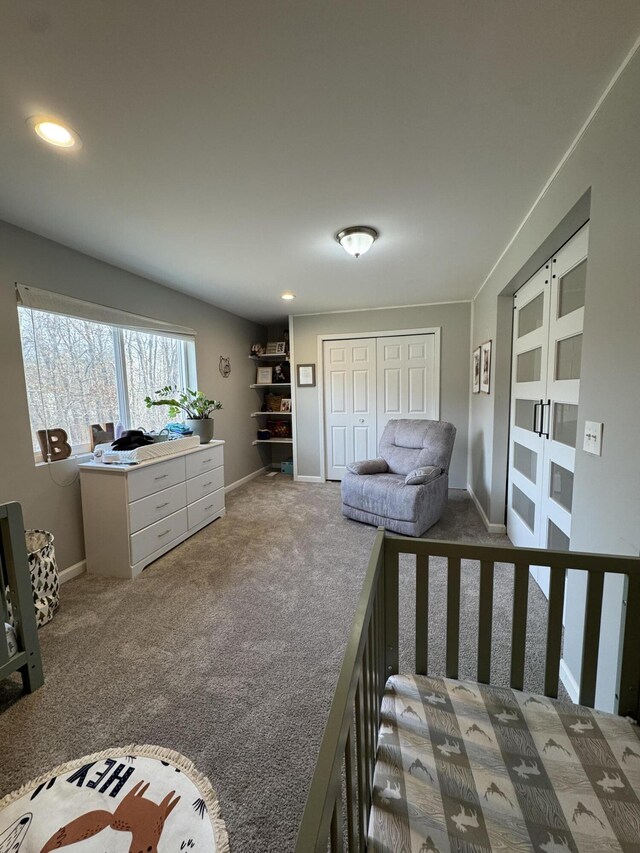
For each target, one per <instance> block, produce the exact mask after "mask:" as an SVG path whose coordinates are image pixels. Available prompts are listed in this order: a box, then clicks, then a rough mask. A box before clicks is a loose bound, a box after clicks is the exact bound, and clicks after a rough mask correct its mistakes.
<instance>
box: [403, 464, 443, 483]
mask: <svg viewBox="0 0 640 853" xmlns="http://www.w3.org/2000/svg"><path fill="white" fill-rule="evenodd" d="M441 474H442V468H435V467H434V466H433V465H426V466H425V467H424V468H415V469H414V470H413V471H409V473H408V474H407V476H406V477H405V478H404V482H405V485H406V486H424V484H425V483H430V482H431V481H432V480H435V479H437V478H438V477H439V476H440V475H441Z"/></svg>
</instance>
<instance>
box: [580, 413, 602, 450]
mask: <svg viewBox="0 0 640 853" xmlns="http://www.w3.org/2000/svg"><path fill="white" fill-rule="evenodd" d="M603 426H604V424H599V423H597V422H596V421H585V423H584V444H583V449H584V451H585V452H586V453H593V455H594V456H602V428H603Z"/></svg>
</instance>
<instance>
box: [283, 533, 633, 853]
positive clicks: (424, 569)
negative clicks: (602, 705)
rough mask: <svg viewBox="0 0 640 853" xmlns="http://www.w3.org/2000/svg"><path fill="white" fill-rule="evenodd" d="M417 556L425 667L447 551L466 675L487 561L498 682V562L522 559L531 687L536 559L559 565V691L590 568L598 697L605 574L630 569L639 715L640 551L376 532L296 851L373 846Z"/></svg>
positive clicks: (514, 641) (554, 676)
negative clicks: (434, 563)
mask: <svg viewBox="0 0 640 853" xmlns="http://www.w3.org/2000/svg"><path fill="white" fill-rule="evenodd" d="M402 554H413V555H415V557H416V608H415V636H416V640H415V671H416V672H417V673H419V674H423V675H427V674H428V670H429V638H428V609H429V592H430V589H429V562H430V560H431V559H432V558H434V559H435V558H444V559H445V560H446V561H447V592H446V625H447V634H446V664H445V667H446V675H447V676H448V677H449V678H457V677H458V668H459V646H460V589H461V571H462V561H463V560H471V561H474V563H477V562H479V563H480V576H479V587H478V589H479V594H478V635H477V650H478V663H477V673H476V675H477V680H478V681H480V682H483V683H486V684H488V683H490V679H491V636H492V621H493V585H494V570H495V565H496V563H506V564H509V565H512V566H513V569H514V570H513V622H512V635H511V670H510V684H511V687H513V688H514V689H517V690H521V689H522V688H523V680H524V666H525V647H526V623H527V609H528V594H529V568H530V566H546V567H548V568H549V570H550V589H549V601H548V622H547V636H546V650H545V672H544V693H545V695H547V696H550V697H553V698H555V697H557V695H558V684H559V672H560V657H561V646H562V615H563V608H564V596H565V580H566V573H567V571H568V570H569V569H576V570H581V571H584V572H586V573H587V592H586V606H585V620H584V642H583V653H582V676H581V683H580V697H579V701H580V703H581V704H583V705H587V706H590V707H593V704H594V701H595V689H596V674H597V663H598V651H599V643H600V625H601V619H602V602H603V591H604V579H605V575H606V574H608V573H611V574H617V575H623V576H625V577H626V598H625V601H626V612H627V613H628V614H631V616H630V617H629V618H627V619H625V626H624V639H623V654H622V669H621V677H620V692H619V713H620V714H621V715H622V716H631V717H634V718H635V719H638V716H639V710H640V709H639V704H640V559H639V558H637V557H617V556H608V555H601V554H583V553H577V552H567V551H544V550H538V549H522V548H511V547H493V546H491V545H465V544H459V543H456V542H438V541H432V540H428V539H409V538H406V537H401V536H395V535H389V534H385V532H384V530H382V529H380V530H379V531H378V534H377V536H376V540H375V543H374V547H373V551H372V554H371V559H370V561H369V567H368V570H367V574H366V577H365V582H364V586H363V589H362V592H361V595H360V599H359V601H358V607H357V610H356V616H355V620H354V623H353V628H352V631H351V635H350V637H349V641H348V644H347V650H346V653H345V656H344V660H343V664H342V669H341V671H340V677H339V680H338V686H337V689H336V692H335V695H334V698H333V702H332V705H331V710H330V712H329V718H328V721H327V725H326V729H325V733H324V737H323V740H322V744H321V747H320V754H319V757H318V761H317V764H316V770H315V773H314V777H313V780H312V783H311V788H310V791H309V796H308V799H307V804H306V807H305V812H304V815H303V819H302V824H301V826H300V830H299V834H298V840H297V844H296V853H311V851H314V853H326V851H327V850H330V851H331V853H343V851H345V850H346V851H348V853H355V851H357V852H358V853H363V851H365V850H366V842H367V827H368V822H369V813H370V803H371V791H372V786H373V773H374V767H375V756H376V749H377V737H378V728H379V723H380V705H381V701H382V695H383V692H384V684H385V681H386V678H387V677H388V676H390V675H393V674H395V673H397V672H398V649H399V612H398V580H399V565H400V556H401V555H402Z"/></svg>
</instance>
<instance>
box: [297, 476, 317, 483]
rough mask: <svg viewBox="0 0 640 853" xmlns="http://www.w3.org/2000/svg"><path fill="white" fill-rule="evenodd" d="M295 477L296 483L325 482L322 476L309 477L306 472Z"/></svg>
mask: <svg viewBox="0 0 640 853" xmlns="http://www.w3.org/2000/svg"><path fill="white" fill-rule="evenodd" d="M294 479H295V481H296V483H324V480H323V479H322V477H307V476H305V475H304V474H298V476H297V477H294Z"/></svg>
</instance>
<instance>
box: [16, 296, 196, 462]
mask: <svg viewBox="0 0 640 853" xmlns="http://www.w3.org/2000/svg"><path fill="white" fill-rule="evenodd" d="M20 308H22V310H25V311H34V310H40V309H36V308H29V307H27V306H18V311H19V310H20ZM46 313H58V312H46ZM59 316H61V317H68V318H70V319H82V318H79V317H74V315H72V314H62V313H60V314H59ZM84 322H86V323H94V324H95V325H105V326H108V327H109V328H110V329H111V332H112V335H113V351H114V360H115V374H116V391H117V396H118V410H119V417H120V421H121V423H122V424H124V425H125V427H126V428H127V429H129V428H130V422H131V412H130V407H129V388H128V382H127V371H126V366H125V350H124V332H125V327H122V326H114V325H111V324H109V323H99V322H98V321H96V320H93V319H90V318H86V319H84ZM127 328H130V327H127ZM139 331H140V332H143V333H144V334H148V335H153V334H156V335H158V336H159V337H168V338H172V340H175V341H177V343H178V344H179V354H180V386H181V387H182V388H187V387H189V388H197V387H198V381H197V374H196V351H195V349H196V348H195V339H193V340H187V339H181V338H180V337H178V336H177V335H176V336H175V337H173V336H172V335H170V334H167V333H160V334H159V333H158V332H154V330H153V329H148V328H140V329H139ZM21 346H22V340H21ZM25 381H26V374H25ZM27 391H29V388H27ZM29 426H30V427H31V413H30V412H29ZM71 450H72V454H73V456H76V457H83V456H84V457H88V456H90V455H91V445H90V443H89V442H83V443H82V444H72V445H71ZM33 455H34V461H35V463H36V465H49V464H51V463H50V462H48V461H47V460H46V459H45V458H44V457H43V455H42V451H41V450H39V449H35V448H34V451H33Z"/></svg>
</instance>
